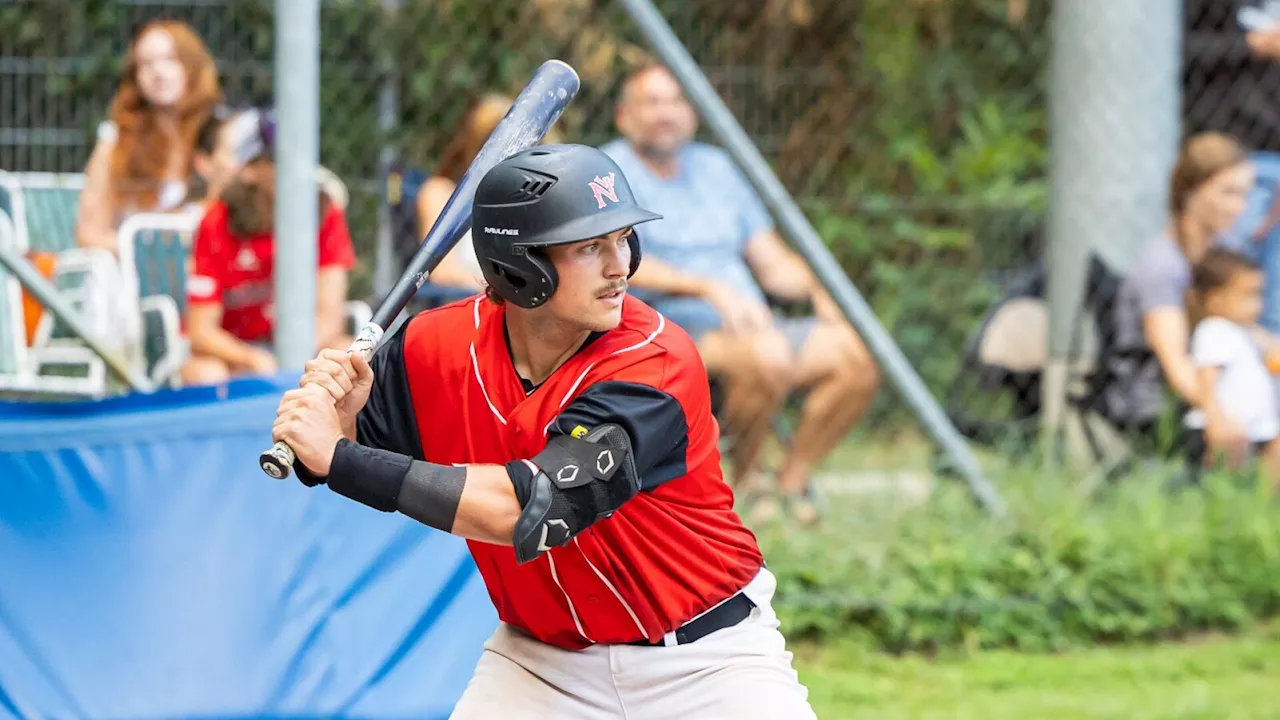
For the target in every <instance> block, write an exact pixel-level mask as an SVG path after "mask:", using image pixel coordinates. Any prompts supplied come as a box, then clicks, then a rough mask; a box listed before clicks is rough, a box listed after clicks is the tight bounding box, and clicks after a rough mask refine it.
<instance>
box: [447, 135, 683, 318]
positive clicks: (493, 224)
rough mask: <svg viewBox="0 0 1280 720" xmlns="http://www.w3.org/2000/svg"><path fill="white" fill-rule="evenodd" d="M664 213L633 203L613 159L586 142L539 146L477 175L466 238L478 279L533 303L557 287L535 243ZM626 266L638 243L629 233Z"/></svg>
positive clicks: (514, 299) (635, 260) (570, 239)
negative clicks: (476, 263) (477, 264)
mask: <svg viewBox="0 0 1280 720" xmlns="http://www.w3.org/2000/svg"><path fill="white" fill-rule="evenodd" d="M661 217H662V216H661V215H659V214H657V213H653V212H649V211H648V210H645V209H644V208H642V207H640V206H639V205H637V204H636V200H635V196H634V195H632V194H631V186H630V185H628V184H627V179H626V178H625V177H623V176H622V170H620V169H619V168H618V165H617V163H615V162H614V161H613V158H611V157H609V156H608V155H606V154H605V153H604V152H602V151H600V150H597V149H596V148H593V147H588V146H586V145H543V146H539V147H534V148H529V149H527V150H522V151H520V152H518V153H516V154H515V155H512V156H511V157H509V158H507V159H506V160H503V161H502V162H500V163H498V164H497V165H495V166H494V167H493V169H491V170H490V171H489V172H488V173H485V176H484V177H483V178H482V179H481V180H480V184H479V185H478V186H477V187H476V196H475V203H474V208H473V211H472V220H471V242H472V245H474V246H475V251H476V259H477V260H479V262H480V270H481V271H482V272H483V273H484V279H485V281H486V282H488V283H489V287H491V288H493V289H494V290H495V291H496V292H497V293H498V295H499V296H500V297H502V299H504V300H506V301H507V302H510V303H512V304H514V305H518V306H519V307H522V308H535V307H538V306H539V305H541V304H543V303H544V302H546V301H547V299H548V298H550V297H551V295H552V294H553V293H555V291H556V281H557V278H556V269H555V268H554V267H553V266H552V265H551V261H550V260H548V259H547V256H546V254H545V253H543V252H542V250H541V248H545V247H547V246H550V245H565V244H568V243H575V242H580V241H582V240H589V239H591V238H595V237H601V236H603V235H608V234H609V233H611V232H614V231H615V230H621V229H622V228H625V227H630V226H632V225H637V224H639V223H643V222H648V221H650V220H657V219H659V218H661ZM630 243H631V271H630V273H629V274H628V277H630V275H631V274H634V273H635V271H636V268H637V267H638V266H639V265H640V242H639V240H638V239H637V238H636V236H635V234H634V233H633V234H632V236H631V241H630Z"/></svg>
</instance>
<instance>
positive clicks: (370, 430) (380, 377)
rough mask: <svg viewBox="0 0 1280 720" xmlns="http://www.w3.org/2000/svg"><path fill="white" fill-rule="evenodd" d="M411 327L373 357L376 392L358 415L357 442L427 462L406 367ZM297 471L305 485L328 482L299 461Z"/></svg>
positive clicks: (388, 339)
mask: <svg viewBox="0 0 1280 720" xmlns="http://www.w3.org/2000/svg"><path fill="white" fill-rule="evenodd" d="M410 324H411V323H408V322H406V323H404V324H403V325H401V327H400V329H399V330H398V331H396V333H395V334H394V335H392V336H391V337H390V338H387V339H385V340H384V341H383V343H382V344H381V345H380V346H379V347H378V349H377V350H375V351H374V353H373V358H372V359H371V360H370V362H369V367H370V368H371V369H372V370H373V388H372V389H371V390H370V391H369V400H368V402H366V403H365V406H364V409H363V410H361V411H360V413H359V414H358V415H356V442H357V443H359V444H361V445H364V446H365V447H370V448H376V449H379V450H388V451H391V452H394V453H399V454H400V455H405V456H408V457H410V458H413V459H415V460H424V459H425V458H424V457H423V452H422V442H421V440H420V436H419V435H418V421H417V418H416V417H415V416H414V414H413V402H412V399H411V397H410V395H409V378H408V374H407V372H406V371H405V364H404V338H405V333H406V332H407V331H408V330H409V326H410ZM293 469H294V472H295V473H297V475H298V479H299V480H301V481H302V482H303V484H305V485H312V486H314V485H318V484H320V483H322V482H324V478H322V477H318V476H316V475H313V474H312V473H311V472H310V471H309V470H307V468H306V467H304V466H303V464H302V463H301V462H298V461H295V462H294V463H293Z"/></svg>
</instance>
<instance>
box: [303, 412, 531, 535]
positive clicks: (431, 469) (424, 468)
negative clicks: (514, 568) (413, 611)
mask: <svg viewBox="0 0 1280 720" xmlns="http://www.w3.org/2000/svg"><path fill="white" fill-rule="evenodd" d="M344 431H345V429H344ZM324 480H325V482H327V483H328V485H329V488H330V489H331V490H333V491H334V492H336V493H338V494H340V495H343V496H346V497H348V498H350V499H352V500H355V501H357V502H360V503H362V504H365V505H368V506H369V507H372V508H374V509H376V510H381V511H383V512H399V513H401V514H403V515H406V516H408V517H411V518H413V519H414V520H417V521H418V522H420V523H422V524H424V525H428V526H430V527H433V528H436V529H437V530H443V531H445V532H448V533H452V534H454V535H457V536H459V537H463V538H467V539H469V540H480V541H482V542H488V543H494V544H499V545H510V544H512V534H513V532H514V529H515V524H516V519H517V518H518V517H519V516H520V503H519V502H518V501H517V499H516V495H515V490H514V488H513V487H512V484H511V478H510V477H509V476H508V475H507V471H506V469H505V468H503V467H502V466H500V465H466V466H452V465H439V464H436V463H430V462H423V461H421V460H414V459H413V458H410V457H409V456H407V455H401V454H399V453H394V452H390V451H387V450H378V449H375V448H368V447H364V446H362V445H358V444H356V443H355V442H352V441H350V440H346V441H339V443H338V446H337V447H336V448H335V450H334V455H333V462H332V463H331V464H330V470H329V475H328V477H327V478H325V479H324Z"/></svg>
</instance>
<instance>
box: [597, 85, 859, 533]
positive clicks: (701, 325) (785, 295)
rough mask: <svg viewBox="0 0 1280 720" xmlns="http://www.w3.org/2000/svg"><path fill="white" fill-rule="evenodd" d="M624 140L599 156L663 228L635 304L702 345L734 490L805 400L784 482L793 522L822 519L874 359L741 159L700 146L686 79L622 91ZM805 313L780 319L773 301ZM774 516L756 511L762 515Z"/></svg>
mask: <svg viewBox="0 0 1280 720" xmlns="http://www.w3.org/2000/svg"><path fill="white" fill-rule="evenodd" d="M615 120H616V123H617V126H618V130H619V132H620V133H621V134H622V138H621V139H618V140H614V141H613V142H610V143H608V144H607V145H605V146H604V147H603V148H602V149H603V150H604V151H605V152H606V153H608V154H609V155H610V156H611V157H613V159H614V160H615V161H616V162H617V163H618V165H619V166H620V167H621V168H622V171H623V173H624V174H625V175H626V177H627V180H628V181H629V182H630V184H631V187H632V189H633V191H634V193H635V195H636V197H637V199H638V200H639V201H640V202H641V203H642V204H644V206H645V207H649V208H652V209H653V211H654V212H657V213H660V214H661V215H662V216H663V219H661V220H656V221H654V222H651V223H649V224H648V225H647V226H646V227H645V228H644V229H643V231H642V232H641V233H640V235H641V237H642V243H643V248H644V260H643V262H642V263H641V264H640V269H639V270H638V271H637V272H636V274H635V276H634V277H632V278H631V284H632V286H633V287H634V288H635V289H636V292H635V294H636V295H637V296H638V297H641V298H642V299H644V300H645V301H646V302H648V303H650V304H651V305H653V306H654V308H655V309H657V310H658V312H660V313H662V314H663V315H664V316H666V317H667V318H668V319H669V320H671V321H672V322H674V323H676V324H677V325H679V326H681V327H683V328H684V329H685V330H686V331H687V332H688V333H689V334H690V335H691V336H692V337H693V339H694V340H695V341H696V342H697V344H698V349H699V351H700V352H701V353H702V357H703V361H704V362H705V363H706V365H707V369H708V371H709V372H710V373H712V374H713V375H716V376H718V377H720V378H722V379H723V381H724V383H725V403H724V408H723V412H722V415H723V418H724V421H725V424H726V425H727V426H728V427H729V428H730V429H731V430H732V431H733V432H734V433H735V436H736V438H735V443H734V445H733V448H732V450H730V452H729V460H730V463H731V465H732V470H733V476H734V481H735V484H736V485H738V486H739V487H744V486H746V487H747V488H748V489H751V487H752V486H755V487H758V486H759V484H760V483H759V480H758V479H757V478H755V477H754V476H755V475H757V474H758V472H759V470H758V464H759V455H760V449H761V447H762V445H763V442H764V440H765V439H766V437H767V435H768V432H769V428H770V424H771V420H772V418H773V416H774V415H775V413H777V411H778V410H779V407H780V405H781V403H782V402H783V400H784V399H785V397H786V395H787V394H788V393H789V392H790V391H791V390H792V389H795V388H801V389H804V390H805V391H806V397H805V403H804V409H803V413H802V416H801V421H800V425H799V427H798V428H797V429H796V433H795V439H794V441H793V443H792V446H791V447H790V448H789V449H788V453H787V456H786V459H785V460H784V461H783V463H782V465H781V467H780V468H779V473H778V478H777V484H778V489H779V490H780V491H781V497H782V499H783V500H784V501H785V502H784V505H785V507H786V508H788V509H789V510H790V511H791V513H792V516H793V518H795V519H796V520H799V521H801V522H808V521H812V520H813V519H815V518H816V515H815V509H814V507H813V505H812V503H810V502H808V499H807V498H808V492H807V491H808V488H809V479H810V475H811V474H812V472H813V471H814V469H815V468H816V467H817V466H818V464H819V463H820V462H821V461H822V460H823V458H825V457H826V456H827V454H829V453H830V452H831V450H832V449H833V448H834V447H835V446H836V444H837V443H839V442H840V440H841V439H842V438H843V437H844V436H845V435H846V434H847V433H848V432H849V430H850V429H851V428H852V427H853V425H854V424H855V423H856V422H857V420H858V418H859V417H860V416H861V415H862V413H863V411H864V410H865V409H866V408H867V405H868V404H869V403H870V401H871V399H872V397H873V396H874V394H875V390H876V387H877V386H878V373H877V370H876V367H875V363H874V361H873V359H872V357H871V354H870V353H869V352H868V351H867V349H866V347H865V346H864V345H863V343H862V340H861V339H860V338H859V337H858V336H857V334H856V333H855V332H854V330H853V328H852V327H850V326H849V324H848V323H847V322H846V321H845V319H844V317H843V315H841V313H840V311H839V309H838V308H837V307H836V305H835V304H834V303H833V302H832V300H831V298H830V297H829V296H828V295H827V293H826V291H825V290H824V289H823V288H822V286H821V284H820V283H819V282H818V281H817V278H815V277H814V275H813V273H812V272H810V270H809V267H808V265H807V264H806V263H805V262H804V260H803V259H802V258H801V257H800V256H799V255H798V254H796V253H795V252H794V251H792V250H791V249H790V248H788V247H787V246H786V244H785V243H783V242H782V240H781V239H780V238H779V237H778V234H777V233H776V232H775V231H774V228H773V223H772V221H771V219H770V217H769V214H768V212H767V211H766V210H765V207H764V205H763V204H762V203H761V201H760V198H759V197H758V196H757V195H756V193H755V191H754V190H753V189H752V187H751V186H750V185H749V184H748V183H747V181H746V179H745V178H744V177H743V176H742V174H741V173H740V172H739V171H738V169H737V167H736V166H735V165H734V163H733V160H732V159H731V158H730V157H729V155H728V154H727V153H725V152H724V151H723V150H721V149H719V148H716V147H713V146H710V145H705V144H702V143H698V142H693V136H694V133H695V131H696V129H697V117H696V115H695V113H694V110H693V107H692V106H691V105H690V104H689V102H688V100H686V99H685V97H684V93H683V92H682V91H681V89H680V85H679V83H677V82H676V80H675V78H674V77H673V76H672V75H671V73H670V72H669V71H668V70H667V69H666V68H664V67H662V66H660V65H648V66H645V67H643V68H641V69H639V70H637V71H636V72H634V73H632V74H631V75H630V76H629V77H628V78H627V79H626V80H625V81H624V83H623V86H622V94H621V97H620V98H619V101H618V106H617V114H616V117H615ZM770 297H772V298H777V299H780V300H785V301H789V302H802V303H809V304H810V305H811V306H812V308H813V315H812V316H810V317H803V318H784V317H780V316H777V315H775V314H774V313H773V311H772V310H770V309H769V305H768V298H770ZM778 509H780V508H779V507H778V506H777V504H776V503H768V502H765V503H761V504H760V505H759V506H758V510H762V512H758V513H753V515H754V516H755V517H756V518H759V519H763V517H762V516H768V515H771V514H773V512H774V511H776V510H778Z"/></svg>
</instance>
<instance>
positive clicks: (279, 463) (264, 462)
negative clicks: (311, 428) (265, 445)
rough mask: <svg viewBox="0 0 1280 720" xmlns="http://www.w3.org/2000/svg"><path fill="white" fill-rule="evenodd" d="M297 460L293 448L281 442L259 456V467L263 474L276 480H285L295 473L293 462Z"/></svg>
mask: <svg viewBox="0 0 1280 720" xmlns="http://www.w3.org/2000/svg"><path fill="white" fill-rule="evenodd" d="M295 459H296V458H295V456H294V454H293V448H291V447H289V446H288V445H287V444H285V443H284V441H281V442H278V443H276V444H275V445H273V446H271V449H270V450H268V451H266V452H264V453H262V454H261V455H259V456H258V465H259V466H261V467H262V472H264V473H266V474H267V475H268V476H270V477H273V478H275V479H276V480H284V479H285V478H287V477H289V473H290V472H292V471H293V461H294V460H295Z"/></svg>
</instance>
